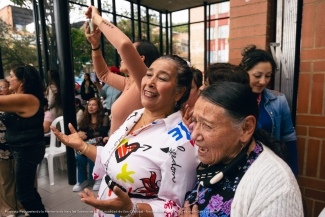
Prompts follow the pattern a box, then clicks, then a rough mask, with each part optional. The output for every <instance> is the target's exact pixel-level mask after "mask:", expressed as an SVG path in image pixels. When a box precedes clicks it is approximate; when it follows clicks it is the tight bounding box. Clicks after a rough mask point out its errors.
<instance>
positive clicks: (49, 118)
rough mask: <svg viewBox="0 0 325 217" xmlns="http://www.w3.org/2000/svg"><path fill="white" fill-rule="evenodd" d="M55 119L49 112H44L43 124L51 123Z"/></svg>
mask: <svg viewBox="0 0 325 217" xmlns="http://www.w3.org/2000/svg"><path fill="white" fill-rule="evenodd" d="M54 119H55V117H54V115H53V114H52V113H51V112H50V111H46V112H44V122H45V121H47V122H51V123H52V122H53V121H54Z"/></svg>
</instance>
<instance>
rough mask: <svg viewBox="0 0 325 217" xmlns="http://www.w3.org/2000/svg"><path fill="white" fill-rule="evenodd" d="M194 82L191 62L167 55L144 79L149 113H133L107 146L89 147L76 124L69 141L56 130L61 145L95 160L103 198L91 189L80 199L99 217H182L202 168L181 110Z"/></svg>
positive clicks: (145, 110) (155, 63)
mask: <svg viewBox="0 0 325 217" xmlns="http://www.w3.org/2000/svg"><path fill="white" fill-rule="evenodd" d="M191 83H192V72H191V70H190V68H189V66H188V65H187V63H186V61H184V60H183V59H182V58H180V57H178V56H174V55H167V56H162V57H160V58H158V59H157V60H156V61H154V62H153V63H152V64H151V66H150V67H149V69H148V70H147V72H146V75H145V76H144V77H143V78H142V82H141V89H140V91H141V102H142V104H143V106H144V108H143V109H139V110H136V111H133V112H132V113H131V114H130V115H129V117H128V118H127V119H126V120H125V122H124V123H123V124H122V126H121V127H120V128H119V129H118V130H117V131H115V133H113V134H112V135H111V136H110V138H109V140H108V142H107V144H106V145H105V147H97V148H96V147H93V146H90V145H88V144H86V143H84V142H83V141H82V140H81V139H80V137H79V135H78V134H77V133H75V130H74V129H73V128H72V126H71V125H70V130H71V132H72V134H71V135H69V136H67V135H63V134H62V133H60V132H59V131H57V130H56V129H53V131H54V133H55V135H56V136H57V137H58V138H59V140H60V141H62V142H63V143H64V144H66V145H68V146H70V147H72V148H75V149H76V150H78V151H80V152H81V153H82V154H84V155H86V156H87V157H89V158H90V159H92V160H93V161H95V168H94V172H93V175H94V179H95V180H96V179H101V178H103V179H102V183H101V186H100V188H99V192H98V197H95V196H94V195H93V194H92V193H91V192H90V191H89V190H88V189H86V190H85V193H82V194H80V195H81V201H83V202H85V203H87V204H90V205H92V206H94V207H95V208H96V209H95V215H96V216H97V215H100V216H113V215H114V214H115V213H124V215H128V216H138V214H139V216H176V215H177V211H178V210H179V209H180V207H181V206H183V203H184V195H185V193H186V192H187V191H188V190H190V189H191V188H192V187H193V185H194V182H195V168H196V167H197V165H198V161H197V149H196V148H195V146H194V145H193V142H191V140H190V133H189V131H188V129H187V128H186V126H185V125H184V124H183V122H182V114H181V111H180V106H181V105H182V104H183V103H184V102H186V101H187V99H188V96H189V93H190V90H191ZM113 186H116V187H113ZM117 186H118V187H117ZM109 187H110V188H109ZM123 191H124V192H123ZM125 192H127V193H125ZM135 214H136V215H135Z"/></svg>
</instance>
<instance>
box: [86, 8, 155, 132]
mask: <svg viewBox="0 0 325 217" xmlns="http://www.w3.org/2000/svg"><path fill="white" fill-rule="evenodd" d="M86 16H87V18H91V19H92V24H93V29H94V31H93V32H92V33H91V32H90V30H89V26H88V22H86V37H87V39H88V41H89V42H90V43H91V47H92V58H93V63H94V67H95V71H96V74H97V76H98V78H99V79H100V80H102V81H103V82H105V83H107V84H108V85H110V86H112V87H114V88H115V89H117V90H119V91H122V94H121V96H120V97H119V98H118V99H117V100H116V101H115V102H114V104H113V105H112V108H111V117H112V119H111V128H110V132H111V134H112V133H113V132H115V131H116V130H117V129H118V128H119V127H120V126H121V124H122V123H123V122H124V121H125V119H126V118H127V117H128V116H129V114H131V112H132V111H134V110H136V109H140V108H142V105H141V99H140V86H141V79H142V78H143V76H144V75H145V73H146V71H147V67H149V66H150V65H151V63H152V62H153V61H154V60H156V59H157V58H158V57H159V56H160V54H159V52H158V50H157V48H156V47H155V46H154V45H153V44H152V43H150V42H148V41H144V40H142V41H139V42H135V43H132V42H131V41H130V39H129V38H128V37H127V36H126V35H125V34H124V33H123V32H122V31H121V30H119V29H118V28H117V27H116V26H114V25H113V24H112V23H110V22H108V21H107V20H104V19H103V18H102V17H101V16H100V15H99V12H98V10H97V8H95V7H94V6H90V7H89V8H88V10H87V12H86ZM101 32H103V34H104V35H105V37H106V38H107V40H108V41H109V42H110V43H111V44H112V45H113V46H114V47H115V48H116V49H117V51H118V53H119V54H120V57H121V66H120V70H121V71H122V72H123V73H125V74H128V75H129V77H122V76H120V75H116V74H114V73H111V72H110V70H109V68H108V67H107V65H106V63H105V61H104V58H103V56H102V53H101V51H100V44H99V39H100V36H101Z"/></svg>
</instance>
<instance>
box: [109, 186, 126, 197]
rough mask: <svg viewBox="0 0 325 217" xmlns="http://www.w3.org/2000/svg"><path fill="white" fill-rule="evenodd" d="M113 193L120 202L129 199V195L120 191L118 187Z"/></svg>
mask: <svg viewBox="0 0 325 217" xmlns="http://www.w3.org/2000/svg"><path fill="white" fill-rule="evenodd" d="M113 192H114V193H115V194H116V196H118V197H119V198H121V199H122V200H123V199H125V198H129V195H128V194H127V193H125V192H124V191H123V190H122V189H120V188H119V187H118V186H115V187H114V189H113Z"/></svg>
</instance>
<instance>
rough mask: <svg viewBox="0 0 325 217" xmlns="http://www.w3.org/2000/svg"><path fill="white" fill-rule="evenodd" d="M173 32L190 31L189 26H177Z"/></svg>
mask: <svg viewBox="0 0 325 217" xmlns="http://www.w3.org/2000/svg"><path fill="white" fill-rule="evenodd" d="M173 32H179V33H187V32H188V26H187V25H184V26H175V27H173Z"/></svg>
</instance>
